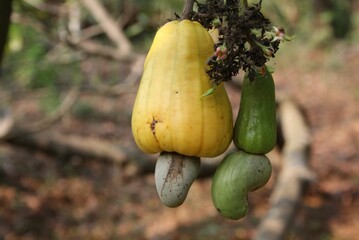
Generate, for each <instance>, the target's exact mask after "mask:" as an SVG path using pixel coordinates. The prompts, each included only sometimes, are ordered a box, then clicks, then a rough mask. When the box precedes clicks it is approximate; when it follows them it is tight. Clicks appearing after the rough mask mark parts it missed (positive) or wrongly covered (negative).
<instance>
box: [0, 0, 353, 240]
mask: <svg viewBox="0 0 359 240" xmlns="http://www.w3.org/2000/svg"><path fill="white" fill-rule="evenodd" d="M199 2H203V1H199ZM252 2H254V3H255V2H257V1H252ZM11 4H12V13H11V25H10V27H9V32H8V42H7V45H6V47H5V50H4V54H3V56H2V66H1V72H0V74H1V75H0V81H1V87H0V239H4V240H17V239H25V240H33V239H34V240H35V239H36V240H42V239H44V240H45V239H66V240H69V239H89V240H90V239H124V240H126V239H251V238H253V236H254V234H255V232H256V228H257V227H258V224H259V223H260V221H261V219H262V218H263V216H264V215H265V214H266V212H267V210H268V208H269V198H270V195H271V193H272V192H273V188H274V187H275V176H276V174H278V173H277V172H274V173H273V177H272V179H271V180H270V182H269V183H268V184H267V185H266V186H265V187H264V188H263V189H260V190H258V191H256V192H254V193H251V194H250V196H249V200H250V211H249V214H248V215H247V217H245V218H244V219H242V220H239V221H230V220H226V219H224V218H223V217H221V216H220V215H219V214H218V213H217V212H216V210H215V208H214V207H213V205H212V201H211V196H210V186H211V175H212V174H213V166H212V168H210V167H209V170H208V171H204V172H203V174H202V175H201V176H200V178H199V179H197V180H196V182H195V183H194V185H193V186H192V188H191V189H190V192H189V194H188V197H187V200H186V201H185V203H184V204H183V205H182V206H180V207H179V208H177V209H169V208H166V207H165V206H163V205H162V204H161V203H160V201H159V198H158V197H157V193H156V189H155V184H154V177H153V169H154V164H155V159H156V155H153V156H150V155H146V154H144V153H141V152H140V151H139V150H138V148H137V147H136V145H135V143H134V140H133V138H132V134H131V127H130V119H131V111H132V106H133V102H134V98H135V95H136V90H137V87H138V84H139V81H140V77H141V71H142V65H143V61H144V57H145V54H146V52H147V51H148V49H149V46H150V44H151V42H152V39H153V36H154V34H155V32H156V30H157V29H158V28H159V27H160V26H161V25H162V24H164V23H165V22H166V21H167V20H168V19H173V18H174V16H175V15H174V14H175V13H177V14H180V13H181V10H182V7H183V1H182V0H159V1H147V0H131V1H129V0H127V1H126V0H116V1H115V0H102V1H100V0H12V1H10V0H5V1H1V3H0V13H1V14H0V18H3V19H0V25H1V26H0V28H1V33H0V34H1V35H0V37H1V42H2V43H3V42H4V40H5V38H4V36H5V32H4V31H3V30H4V29H6V25H7V21H6V16H7V14H9V13H10V12H9V11H8V9H10V8H9V6H10V5H11ZM262 7H263V8H262V12H263V13H264V15H265V16H266V17H268V18H269V19H271V21H272V23H273V24H274V25H276V26H281V27H284V28H285V30H286V33H287V34H288V35H290V36H293V40H292V41H291V42H285V43H282V44H281V48H280V50H279V52H278V53H277V54H276V57H275V59H274V60H272V61H271V63H270V65H271V66H273V67H274V69H275V73H274V79H275V83H276V91H277V92H276V93H277V95H278V96H283V95H285V96H290V98H291V99H293V100H294V101H295V102H296V103H297V104H298V105H299V106H300V108H301V109H302V111H303V113H304V115H305V117H306V120H307V123H308V125H309V128H310V132H311V136H312V139H311V146H310V154H309V166H310V168H311V170H312V171H313V172H314V174H315V175H316V180H315V181H313V182H311V183H310V184H309V185H308V187H307V189H306V191H305V194H304V196H303V198H302V199H301V200H300V204H299V208H298V211H297V212H296V214H295V216H294V218H293V221H292V223H291V225H290V228H289V230H288V235H287V236H288V237H287V239H295V240H296V239H303V240H304V239H321V240H327V239H341V240H343V239H355V238H356V237H357V231H358V230H357V229H359V203H358V197H359V195H358V193H359V162H358V160H359V151H358V149H359V108H358V103H359V77H358V74H357V71H358V67H359V31H358V30H359V2H358V1H350V0H343V1H336V0H315V1H311V0H302V1H297V0H286V1H284V0H277V1H263V6H262ZM1 42H0V43H1ZM239 79H240V78H238V79H237V78H235V79H233V81H232V82H229V83H227V84H226V88H227V90H228V93H229V95H230V98H231V100H232V104H233V107H234V113H235V114H236V112H237V111H238V100H239V96H240V90H239V89H238V85H239V84H240V80H239ZM208 162H209V163H211V161H210V160H209V161H208ZM213 162H215V160H213ZM212 165H213V164H212ZM209 166H210V165H209Z"/></svg>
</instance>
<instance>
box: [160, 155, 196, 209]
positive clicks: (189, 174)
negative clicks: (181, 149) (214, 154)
mask: <svg viewBox="0 0 359 240" xmlns="http://www.w3.org/2000/svg"><path fill="white" fill-rule="evenodd" d="M199 169H200V158H199V157H189V156H185V155H182V154H179V153H175V152H171V153H169V152H162V153H161V154H160V156H159V157H158V159H157V163H156V169H155V182H156V189H157V193H158V195H159V197H160V199H161V202H162V203H163V204H164V205H166V206H167V207H171V208H174V207H178V206H180V205H181V204H182V203H183V202H184V200H185V199H186V197H187V193H188V190H189V188H190V187H191V185H192V183H193V181H194V180H195V179H196V177H197V175H198V173H199Z"/></svg>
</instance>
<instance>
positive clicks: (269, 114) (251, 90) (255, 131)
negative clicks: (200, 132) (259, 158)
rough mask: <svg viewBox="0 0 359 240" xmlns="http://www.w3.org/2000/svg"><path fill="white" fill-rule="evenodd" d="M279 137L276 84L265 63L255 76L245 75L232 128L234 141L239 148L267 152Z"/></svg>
mask: <svg viewBox="0 0 359 240" xmlns="http://www.w3.org/2000/svg"><path fill="white" fill-rule="evenodd" d="M276 141H277V122H276V103H275V88H274V81H273V78H272V75H271V73H270V72H269V71H268V69H267V68H266V67H263V68H262V71H256V72H255V74H254V77H253V79H250V78H249V76H248V74H247V75H246V76H245V77H244V81H243V88H242V93H241V102H240V106H239V112H238V116H237V120H236V123H235V125H234V130H233V142H234V144H235V145H236V147H237V148H238V149H240V150H244V151H246V152H248V153H253V154H266V153H268V152H269V151H271V150H272V149H273V147H274V146H275V144H276Z"/></svg>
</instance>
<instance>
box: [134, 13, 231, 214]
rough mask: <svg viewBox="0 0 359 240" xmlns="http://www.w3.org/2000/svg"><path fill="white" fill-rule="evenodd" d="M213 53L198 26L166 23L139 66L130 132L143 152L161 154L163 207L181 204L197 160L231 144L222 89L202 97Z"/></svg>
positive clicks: (159, 177) (158, 169) (227, 107)
mask: <svg viewBox="0 0 359 240" xmlns="http://www.w3.org/2000/svg"><path fill="white" fill-rule="evenodd" d="M213 49H214V43H213V40H212V38H211V36H210V34H209V33H208V32H207V30H206V29H205V28H204V27H203V26H202V25H201V24H200V23H198V22H196V21H190V20H181V21H177V20H176V21H171V22H168V23H166V24H165V25H164V26H162V27H161V28H160V29H159V30H158V31H157V33H156V35H155V38H154V40H153V43H152V46H151V48H150V50H149V52H148V55H147V57H146V60H145V63H144V70H143V75H142V78H141V82H140V86H139V89H138V92H137V96H136V99H135V104H134V107H133V112H132V122H131V125H132V133H133V136H134V140H135V142H136V144H137V145H138V147H139V148H140V149H141V150H143V151H144V152H145V153H161V154H160V156H159V158H158V161H157V163H156V169H155V181H156V188H157V192H158V195H159V197H160V199H161V201H162V202H163V203H164V204H165V205H166V206H169V207H177V206H179V205H181V204H182V203H183V201H184V200H185V198H186V196H187V192H188V190H189V187H190V186H191V184H192V182H193V181H194V179H195V178H196V177H197V175H198V171H199V162H200V157H215V156H218V155H220V154H222V153H223V152H224V151H225V150H226V149H227V148H228V146H229V144H230V143H231V141H232V133H233V116H232V108H231V104H230V102H229V99H228V96H227V93H226V90H225V89H224V86H223V84H220V85H218V86H216V90H215V91H214V92H213V93H212V94H211V95H209V96H205V97H204V96H203V94H204V93H205V92H206V91H207V90H208V89H211V88H212V87H213V85H212V83H211V81H210V79H209V76H208V75H207V73H206V69H208V65H207V61H208V59H209V58H211V57H212V56H213V52H214V50H213Z"/></svg>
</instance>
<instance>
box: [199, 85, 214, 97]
mask: <svg viewBox="0 0 359 240" xmlns="http://www.w3.org/2000/svg"><path fill="white" fill-rule="evenodd" d="M215 90H216V86H213V87H211V88H210V89H208V90H207V91H206V92H205V93H203V94H202V96H201V97H207V96H209V95H211V94H212V93H214V91H215Z"/></svg>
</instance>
